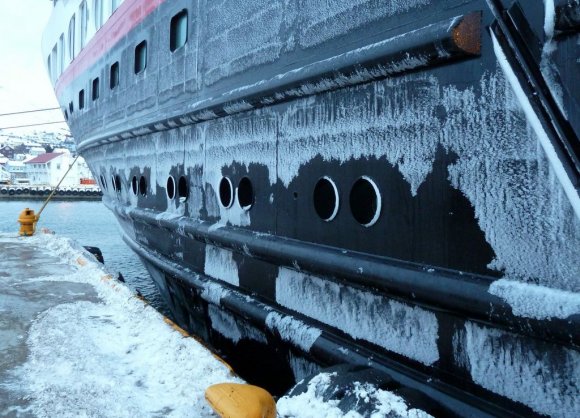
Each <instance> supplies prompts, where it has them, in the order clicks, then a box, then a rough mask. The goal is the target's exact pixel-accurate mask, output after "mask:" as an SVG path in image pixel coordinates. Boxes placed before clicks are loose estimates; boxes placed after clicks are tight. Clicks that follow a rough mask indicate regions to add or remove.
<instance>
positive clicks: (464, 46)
mask: <svg viewBox="0 0 580 418" xmlns="http://www.w3.org/2000/svg"><path fill="white" fill-rule="evenodd" d="M480 20H481V12H475V13H471V14H468V15H463V16H457V17H454V18H452V19H448V20H444V21H441V22H439V23H434V24H431V25H428V26H425V27H422V28H420V29H417V30H414V31H410V32H407V33H403V34H401V35H398V36H394V37H392V38H388V39H385V40H383V41H380V42H376V43H374V44H371V45H366V46H364V47H361V48H358V49H355V50H351V51H349V52H346V53H343V54H340V55H336V56H333V57H330V58H327V59H324V60H321V61H317V62H314V63H311V64H308V65H306V66H304V67H302V68H298V69H294V70H291V71H288V72H286V73H283V74H278V75H276V76H274V77H272V78H270V79H268V80H261V81H259V82H256V83H255V84H251V85H246V86H243V87H239V88H236V89H234V90H231V91H228V92H224V93H219V94H218V95H216V97H211V98H209V99H205V100H201V101H199V102H197V103H194V104H192V105H189V106H188V107H189V108H190V109H192V110H190V111H189V112H187V113H185V114H184V113H183V111H182V109H179V110H178V111H177V112H174V113H176V114H175V115H174V116H169V117H166V118H163V119H161V120H153V121H151V122H150V123H149V124H147V125H143V126H136V127H134V128H132V129H130V130H123V129H122V128H113V129H111V130H109V131H103V133H102V134H99V135H98V136H93V137H89V138H87V139H85V140H84V141H82V142H81V143H80V144H79V146H78V150H79V151H80V152H84V151H86V150H87V149H89V148H92V147H95V146H98V145H99V144H103V143H107V142H115V141H120V140H123V139H126V138H131V137H136V136H140V135H143V134H147V133H151V132H156V131H161V130H167V129H171V128H174V127H176V126H185V125H189V124H194V123H197V122H201V121H204V120H209V119H215V118H219V117H223V116H226V115H230V114H234V113H239V112H241V111H246V110H249V109H253V108H260V107H264V106H271V105H273V104H276V103H282V102H285V101H288V100H294V99H296V98H299V97H306V96H310V95H314V94H318V93H322V92H325V91H330V90H334V89H337V88H342V87H347V86H353V85H357V84H361V83H367V82H370V81H373V80H377V79H381V78H385V77H390V76H394V75H399V74H402V73H406V72H410V71H413V70H416V69H418V68H422V67H433V66H436V65H441V64H444V63H448V62H451V61H455V60H458V59H467V58H470V57H473V56H476V55H478V54H479V52H480V51H479V50H480ZM464 39H469V42H466V41H464ZM165 113H166V112H165V111H164V110H162V109H161V108H160V109H157V110H156V111H155V112H153V113H151V114H150V115H148V116H147V117H148V118H149V119H154V118H155V117H156V115H157V114H165ZM170 114H171V109H170ZM147 117H146V118H147Z"/></svg>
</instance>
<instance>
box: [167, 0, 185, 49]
mask: <svg viewBox="0 0 580 418" xmlns="http://www.w3.org/2000/svg"><path fill="white" fill-rule="evenodd" d="M169 31H170V33H169V49H170V50H171V52H173V51H175V50H176V49H178V48H181V47H182V46H183V45H185V43H186V42H187V10H185V9H184V10H182V11H181V12H179V13H177V14H176V15H175V16H173V17H172V18H171V26H170V29H169Z"/></svg>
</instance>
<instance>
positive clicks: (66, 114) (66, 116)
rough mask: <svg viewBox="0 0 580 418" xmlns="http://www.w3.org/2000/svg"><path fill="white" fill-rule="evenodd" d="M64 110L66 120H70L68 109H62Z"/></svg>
mask: <svg viewBox="0 0 580 418" xmlns="http://www.w3.org/2000/svg"><path fill="white" fill-rule="evenodd" d="M62 112H63V113H64V120H68V112H67V111H66V109H62Z"/></svg>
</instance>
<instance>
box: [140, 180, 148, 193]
mask: <svg viewBox="0 0 580 418" xmlns="http://www.w3.org/2000/svg"><path fill="white" fill-rule="evenodd" d="M139 193H141V196H145V195H147V179H146V178H145V176H141V178H140V179H139Z"/></svg>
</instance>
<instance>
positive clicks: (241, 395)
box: [205, 383, 276, 418]
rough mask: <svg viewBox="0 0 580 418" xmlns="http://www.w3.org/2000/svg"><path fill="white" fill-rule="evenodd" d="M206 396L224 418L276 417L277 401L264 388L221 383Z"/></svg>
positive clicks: (209, 390) (208, 391)
mask: <svg viewBox="0 0 580 418" xmlns="http://www.w3.org/2000/svg"><path fill="white" fill-rule="evenodd" d="M205 398H206V399H207V401H208V402H209V404H210V405H211V407H212V408H213V410H214V411H215V412H217V413H218V414H219V415H220V416H221V417H222V418H275V417H276V402H275V401H274V398H272V396H271V395H270V394H269V393H268V392H267V391H266V390H264V389H262V388H260V387H258V386H252V385H245V384H239V383H219V384H217V385H212V386H210V387H209V388H207V389H206V391H205Z"/></svg>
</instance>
